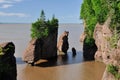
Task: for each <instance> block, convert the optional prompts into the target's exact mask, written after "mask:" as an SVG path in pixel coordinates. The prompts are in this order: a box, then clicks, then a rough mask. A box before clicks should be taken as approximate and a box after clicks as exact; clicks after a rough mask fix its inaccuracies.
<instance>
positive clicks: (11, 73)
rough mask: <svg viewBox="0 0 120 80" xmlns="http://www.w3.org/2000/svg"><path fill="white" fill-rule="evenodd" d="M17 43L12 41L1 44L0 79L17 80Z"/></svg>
mask: <svg viewBox="0 0 120 80" xmlns="http://www.w3.org/2000/svg"><path fill="white" fill-rule="evenodd" d="M14 53H15V45H14V44H13V43H12V42H6V43H2V44H0V80H17V68H16V58H15V56H14Z"/></svg>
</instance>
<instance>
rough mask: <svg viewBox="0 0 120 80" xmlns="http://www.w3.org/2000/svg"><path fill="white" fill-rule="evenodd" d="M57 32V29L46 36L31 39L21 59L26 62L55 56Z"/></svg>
mask: <svg viewBox="0 0 120 80" xmlns="http://www.w3.org/2000/svg"><path fill="white" fill-rule="evenodd" d="M57 34H58V31H57V30H56V31H55V32H54V33H51V34H49V35H48V36H47V37H44V38H40V39H33V40H31V41H30V42H29V44H28V47H27V48H26V50H25V52H24V53H23V57H22V60H23V61H25V62H28V63H34V62H36V61H38V60H39V59H47V58H51V57H56V56H57Z"/></svg>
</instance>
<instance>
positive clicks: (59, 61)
mask: <svg viewBox="0 0 120 80" xmlns="http://www.w3.org/2000/svg"><path fill="white" fill-rule="evenodd" d="M80 62H83V58H82V52H77V56H73V53H72V52H68V53H67V54H65V55H59V56H58V57H57V58H50V59H48V60H47V61H46V62H40V63H39V64H36V66H40V67H52V66H60V65H70V64H76V63H80Z"/></svg>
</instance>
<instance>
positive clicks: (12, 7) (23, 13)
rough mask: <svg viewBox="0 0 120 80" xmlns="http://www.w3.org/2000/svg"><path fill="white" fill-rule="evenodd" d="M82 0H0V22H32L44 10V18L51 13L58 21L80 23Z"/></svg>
mask: <svg viewBox="0 0 120 80" xmlns="http://www.w3.org/2000/svg"><path fill="white" fill-rule="evenodd" d="M81 4H82V0H0V23H32V22H35V21H36V20H37V19H38V18H39V17H40V12H41V10H44V12H45V16H46V19H51V17H52V16H53V15H55V17H56V18H57V19H58V20H59V23H81V20H80V18H79V16H80V7H81Z"/></svg>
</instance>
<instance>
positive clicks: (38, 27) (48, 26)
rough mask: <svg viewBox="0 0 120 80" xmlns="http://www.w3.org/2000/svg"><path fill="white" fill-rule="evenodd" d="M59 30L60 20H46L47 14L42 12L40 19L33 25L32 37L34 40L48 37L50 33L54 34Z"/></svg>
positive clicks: (53, 18)
mask: <svg viewBox="0 0 120 80" xmlns="http://www.w3.org/2000/svg"><path fill="white" fill-rule="evenodd" d="M56 29H58V19H56V18H55V16H53V17H52V19H51V20H47V21H46V19H45V13H44V11H43V10H42V11H41V15H40V18H38V20H37V21H36V22H34V23H32V28H31V37H32V38H34V39H38V38H42V37H47V36H48V35H49V34H50V33H54V32H55V31H56Z"/></svg>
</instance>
